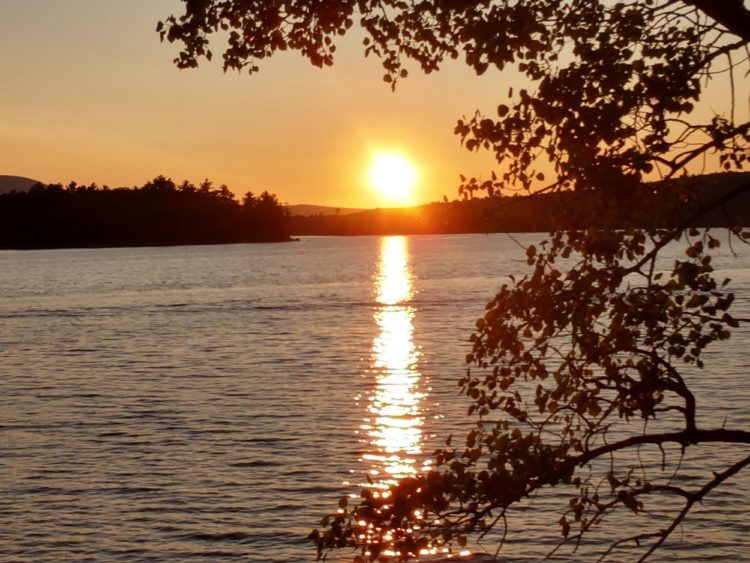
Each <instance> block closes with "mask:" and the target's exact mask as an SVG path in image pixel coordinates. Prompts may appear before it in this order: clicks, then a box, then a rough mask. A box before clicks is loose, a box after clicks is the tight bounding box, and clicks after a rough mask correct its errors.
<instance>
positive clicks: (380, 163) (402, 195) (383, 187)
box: [369, 152, 417, 204]
mask: <svg viewBox="0 0 750 563" xmlns="http://www.w3.org/2000/svg"><path fill="white" fill-rule="evenodd" d="M416 179H417V173H416V170H415V168H414V165H413V164H412V163H411V162H409V160H408V159H406V158H405V157H404V156H402V155H400V154H398V153H386V152H383V153H378V154H376V155H375V156H374V157H373V159H372V163H371V164H370V172H369V180H370V185H371V186H372V187H373V189H374V190H375V191H377V192H378V193H379V194H380V195H381V196H382V197H383V198H385V199H387V200H388V201H389V202H391V203H401V204H405V203H411V200H412V190H413V188H414V183H415V182H416Z"/></svg>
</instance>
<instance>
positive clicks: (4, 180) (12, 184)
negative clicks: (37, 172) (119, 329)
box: [0, 174, 39, 194]
mask: <svg viewBox="0 0 750 563" xmlns="http://www.w3.org/2000/svg"><path fill="white" fill-rule="evenodd" d="M38 183H39V182H38V181H37V180H32V179H31V178H25V177H24V176H8V175H5V174H0V194H7V193H10V192H25V191H27V190H28V189H29V188H30V187H31V186H33V185H34V184H38Z"/></svg>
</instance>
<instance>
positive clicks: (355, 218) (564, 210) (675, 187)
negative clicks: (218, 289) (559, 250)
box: [290, 172, 750, 235]
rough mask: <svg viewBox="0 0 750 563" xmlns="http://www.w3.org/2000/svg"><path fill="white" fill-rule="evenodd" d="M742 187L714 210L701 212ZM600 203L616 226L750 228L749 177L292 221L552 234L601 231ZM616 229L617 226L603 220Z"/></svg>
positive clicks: (309, 227) (309, 226)
mask: <svg viewBox="0 0 750 563" xmlns="http://www.w3.org/2000/svg"><path fill="white" fill-rule="evenodd" d="M738 189H739V190H740V191H741V192H742V193H739V194H735V195H734V196H733V197H732V198H731V199H727V200H726V201H725V202H724V203H723V204H722V205H720V206H715V207H714V208H713V209H712V210H711V211H709V212H704V213H701V214H700V215H699V216H697V217H696V218H695V219H692V216H693V215H694V214H695V213H696V212H697V211H698V210H699V209H701V208H705V206H707V205H709V204H711V203H712V202H716V201H719V200H722V199H723V198H724V197H726V196H729V194H730V192H733V191H735V190H738ZM597 198H604V200H603V202H602V201H599V202H598V205H599V206H601V205H605V207H606V209H609V210H612V212H613V213H615V214H616V217H614V220H615V222H616V223H615V224H617V223H618V222H619V225H620V226H625V225H629V226H634V227H637V228H638V227H640V228H645V227H657V226H659V227H673V226H677V225H680V224H683V223H684V222H686V221H687V222H688V223H689V224H692V225H695V226H702V227H723V226H727V225H748V226H750V172H745V173H721V174H709V175H704V176H691V177H687V178H684V179H680V180H675V181H671V182H657V183H650V184H642V185H641V186H640V188H638V189H633V190H629V191H626V192H622V193H608V194H603V193H602V194H600V193H592V192H575V191H568V192H558V193H549V194H537V195H534V196H504V197H494V198H489V199H470V200H466V201H453V202H442V203H430V204H427V205H421V206H419V207H411V208H402V209H373V210H368V211H360V212H356V213H343V212H342V213H339V214H338V215H331V214H328V215H323V214H318V215H307V216H301V215H295V214H294V213H292V216H291V217H290V229H291V233H292V234H293V235H395V234H443V233H486V232H548V231H550V230H554V229H581V228H590V227H592V226H594V227H597V226H598V225H599V223H598V221H599V220H600V219H601V218H600V217H599V216H598V215H597V214H596V213H593V214H592V212H591V210H592V209H595V208H596V205H597ZM604 225H607V226H611V225H612V223H611V222H610V223H604Z"/></svg>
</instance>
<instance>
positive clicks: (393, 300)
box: [359, 236, 469, 558]
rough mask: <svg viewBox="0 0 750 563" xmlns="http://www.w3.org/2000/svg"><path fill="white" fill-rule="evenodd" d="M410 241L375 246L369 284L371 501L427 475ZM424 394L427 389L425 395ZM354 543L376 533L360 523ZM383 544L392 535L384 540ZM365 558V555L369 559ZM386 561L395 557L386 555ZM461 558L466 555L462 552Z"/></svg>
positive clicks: (442, 551) (367, 448) (396, 238)
mask: <svg viewBox="0 0 750 563" xmlns="http://www.w3.org/2000/svg"><path fill="white" fill-rule="evenodd" d="M413 281H414V275H413V273H412V268H411V262H410V255H409V239H408V238H406V237H403V236H393V237H384V238H382V239H381V242H380V251H379V257H378V264H377V270H376V273H375V279H374V291H375V301H376V303H377V306H376V307H375V310H374V313H373V317H374V320H375V323H376V324H377V327H378V333H377V336H376V337H375V338H374V340H373V343H372V359H371V366H370V368H371V373H372V374H373V375H374V383H375V385H374V387H373V390H372V392H371V394H370V397H369V400H368V404H367V411H368V416H367V417H366V418H365V419H364V423H363V424H362V426H361V430H362V432H363V435H364V436H366V438H363V442H365V448H364V449H365V454H364V455H363V456H362V458H361V461H363V462H365V463H366V464H367V469H366V470H367V473H368V476H369V479H368V483H367V484H363V486H365V487H369V488H372V489H377V490H376V491H375V493H374V494H375V495H382V496H383V497H384V498H388V496H389V495H390V491H389V490H388V489H389V487H390V486H391V485H394V484H396V483H397V482H398V480H399V479H403V478H405V477H409V476H412V475H416V474H417V473H422V472H424V471H427V470H428V469H429V466H430V464H431V460H429V459H423V456H422V447H423V443H424V437H423V427H424V418H425V411H424V405H423V402H424V399H425V397H426V395H425V391H423V390H421V388H420V383H421V385H422V386H424V382H421V381H420V380H421V377H422V376H421V373H420V371H419V350H418V349H417V347H416V345H415V344H414V323H413V320H414V315H415V308H414V307H413V306H412V305H411V304H410V303H411V300H412V298H413V296H414V287H413ZM426 391H429V389H426ZM360 526H361V527H362V529H361V533H360V535H359V538H360V539H361V540H364V541H367V539H368V537H372V534H373V532H375V531H376V530H375V529H374V528H373V527H372V524H370V523H368V522H366V521H362V522H360ZM384 537H385V539H388V538H389V537H392V536H391V532H388V533H386V534H385V536H384ZM438 554H442V555H447V556H448V558H452V557H453V556H454V554H452V553H450V552H449V550H448V549H446V548H443V549H440V550H438V549H435V548H430V549H424V550H422V551H420V553H419V555H420V557H421V556H427V557H429V556H432V555H438ZM367 555H370V554H369V553H368V554H367ZM383 555H385V556H389V557H392V556H398V555H399V554H398V553H395V552H393V551H390V550H386V551H384V552H383ZM458 555H461V556H464V555H469V552H468V551H463V552H461V553H460V554H458Z"/></svg>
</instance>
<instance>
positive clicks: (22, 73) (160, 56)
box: [0, 0, 507, 208]
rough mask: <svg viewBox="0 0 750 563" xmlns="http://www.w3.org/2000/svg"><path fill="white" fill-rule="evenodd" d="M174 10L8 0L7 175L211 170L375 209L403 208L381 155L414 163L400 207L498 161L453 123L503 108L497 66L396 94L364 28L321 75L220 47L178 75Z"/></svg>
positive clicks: (4, 8)
mask: <svg viewBox="0 0 750 563" xmlns="http://www.w3.org/2000/svg"><path fill="white" fill-rule="evenodd" d="M172 13H181V4H180V2H179V1H178V0H127V1H122V0H0V68H1V69H2V74H3V76H2V82H1V83H2V86H0V174H8V175H17V176H26V177H30V178H33V179H36V180H40V181H43V182H48V183H52V182H62V183H64V184H67V183H68V182H70V181H71V180H74V181H76V182H78V183H79V184H90V183H92V182H95V183H97V184H98V185H100V186H101V185H108V186H110V187H117V186H135V185H142V184H143V183H145V182H146V181H148V180H150V179H152V178H154V177H156V176H157V175H164V176H167V177H171V178H172V179H174V180H175V181H178V182H181V181H182V180H189V181H192V182H201V181H202V180H204V179H206V178H207V179H210V180H211V181H213V182H214V184H215V185H217V186H218V185H220V184H226V185H227V186H228V187H229V188H230V189H231V190H232V191H234V192H235V193H237V194H238V195H242V194H244V193H245V192H246V191H253V192H255V193H257V192H260V191H263V190H268V191H270V192H272V193H275V194H276V195H277V196H278V197H279V199H280V200H281V201H282V202H284V203H289V204H299V203H307V204H320V205H331V206H336V207H358V208H372V207H387V206H389V205H392V204H394V203H395V202H394V201H392V200H391V201H389V200H388V199H387V198H386V197H385V196H381V195H379V194H378V193H376V192H375V191H374V190H373V189H372V187H371V186H370V184H369V182H368V171H367V169H368V166H369V163H370V161H371V159H372V155H373V154H374V153H375V152H377V151H379V150H380V151H382V150H386V151H388V150H390V151H397V152H400V153H402V154H403V155H404V156H405V157H406V158H408V159H409V160H410V161H411V162H412V163H413V165H414V166H415V168H416V184H415V186H414V193H413V198H412V200H411V201H408V202H404V203H413V204H417V203H427V202H431V201H437V200H440V199H442V198H443V196H447V197H448V198H449V199H454V198H455V197H457V188H458V184H459V175H460V174H462V173H463V174H466V175H468V176H474V175H483V176H487V175H488V173H489V171H490V170H491V168H492V163H493V160H492V159H491V157H490V156H489V155H487V154H477V153H469V152H468V151H466V150H465V149H464V148H462V147H461V146H460V142H459V139H458V138H457V137H456V136H455V135H454V134H453V128H454V126H455V123H456V121H457V120H458V119H459V118H460V117H461V116H464V115H472V114H473V113H474V111H475V110H476V109H478V108H484V109H487V110H488V111H492V109H493V108H495V107H496V106H497V103H498V95H497V93H498V91H499V90H502V91H503V92H505V91H507V85H503V84H501V83H499V81H498V79H497V76H494V77H482V78H478V77H475V76H474V75H473V74H472V73H471V72H470V71H469V70H468V69H466V68H465V67H463V65H461V64H460V63H454V64H451V65H449V66H448V67H447V68H445V69H444V70H443V71H442V72H439V73H437V74H434V75H431V76H427V77H426V76H424V75H422V74H421V73H419V72H413V73H412V76H411V77H410V78H409V79H407V80H405V81H404V82H402V83H401V84H400V86H399V88H398V89H397V91H396V92H395V93H393V92H391V89H390V87H389V86H388V85H387V84H386V83H385V82H383V80H382V75H383V71H382V69H381V67H380V64H379V62H378V61H377V60H375V59H372V58H368V59H365V58H364V55H363V48H362V47H361V45H360V41H359V39H358V38H356V37H351V38H345V39H344V40H343V41H342V42H341V43H340V44H339V50H338V53H337V55H338V57H337V60H336V63H335V65H334V66H333V67H330V68H326V69H318V68H314V67H312V66H311V65H310V64H309V63H308V62H307V61H306V60H304V59H302V57H300V56H299V55H296V54H286V53H284V54H282V55H281V56H278V57H275V58H272V59H271V60H269V61H266V62H264V63H262V64H261V72H260V73H259V74H255V75H252V76H249V75H247V74H238V73H235V72H230V73H226V74H225V73H224V72H223V71H222V69H221V64H220V58H219V57H217V58H216V59H215V60H214V62H213V63H203V64H202V65H201V67H200V68H198V69H191V70H179V69H177V68H176V67H175V66H174V65H173V63H172V59H173V58H174V56H175V54H176V52H177V49H176V47H175V46H174V45H169V44H168V43H164V44H162V43H160V41H159V37H158V34H157V33H156V32H155V27H156V24H157V22H158V21H159V20H160V19H164V18H165V17H166V16H168V15H170V14H172ZM215 50H216V51H218V46H217V47H216V49H215Z"/></svg>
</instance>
